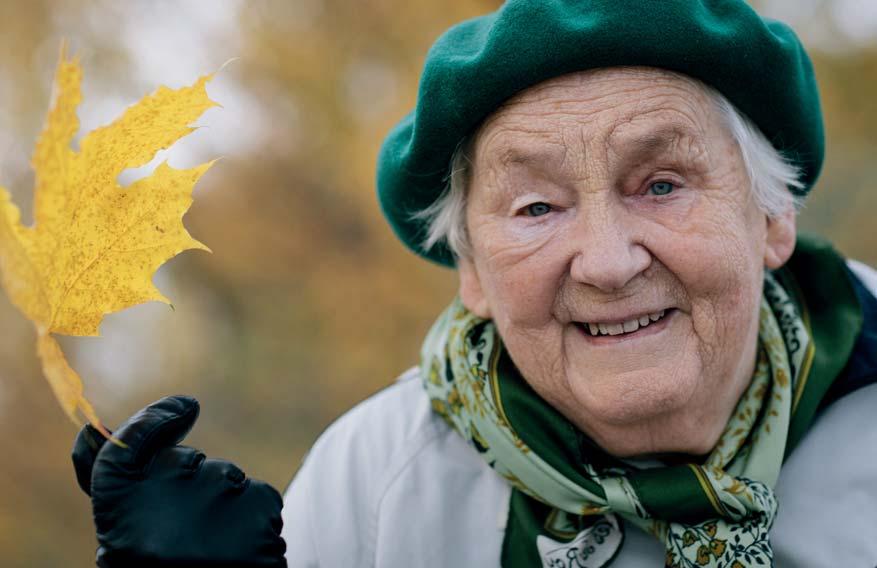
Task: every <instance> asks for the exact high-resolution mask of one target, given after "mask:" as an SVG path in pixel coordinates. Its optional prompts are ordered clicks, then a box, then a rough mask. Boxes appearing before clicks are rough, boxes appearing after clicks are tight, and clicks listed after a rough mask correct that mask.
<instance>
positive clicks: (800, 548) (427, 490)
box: [283, 263, 877, 568]
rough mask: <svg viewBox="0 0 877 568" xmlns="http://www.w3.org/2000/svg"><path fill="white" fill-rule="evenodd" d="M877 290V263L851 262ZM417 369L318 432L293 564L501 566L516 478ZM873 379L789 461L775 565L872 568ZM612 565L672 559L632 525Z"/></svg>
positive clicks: (875, 549) (297, 509) (292, 530)
mask: <svg viewBox="0 0 877 568" xmlns="http://www.w3.org/2000/svg"><path fill="white" fill-rule="evenodd" d="M851 266H852V268H853V269H854V271H855V272H857V273H858V275H859V277H860V278H861V279H862V280H863V282H864V283H865V284H866V285H867V286H868V287H869V288H870V289H871V290H872V292H873V293H874V294H875V295H877V272H875V271H873V270H870V269H868V268H865V267H864V266H863V265H860V264H856V265H853V264H852V263H851ZM418 375H419V372H418V370H417V369H416V368H412V369H410V370H409V371H407V372H406V373H405V374H403V375H402V377H401V378H400V379H399V380H398V381H397V382H396V383H395V384H393V385H392V386H390V387H388V388H386V389H384V390H383V391H381V392H379V393H378V394H376V395H374V396H372V397H371V398H369V399H368V400H366V401H364V402H363V403H361V404H359V405H358V406H356V407H355V408H353V409H352V410H350V411H349V412H347V413H346V414H345V415H344V416H342V417H341V418H340V419H339V420H338V421H336V422H335V423H334V424H333V425H332V426H330V427H329V429H328V430H326V432H325V433H323V435H322V436H321V437H320V439H319V440H318V441H317V443H316V444H315V445H314V447H313V448H312V449H311V451H310V453H309V454H308V455H307V457H306V458H305V461H304V463H303V465H302V467H301V469H300V470H299V472H298V474H297V475H296V477H295V479H294V480H293V482H292V484H291V485H290V487H289V489H288V490H287V492H286V495H285V498H284V508H283V522H284V528H283V537H284V539H285V540H286V543H287V549H288V552H287V559H288V562H289V567H290V568H303V567H317V566H319V567H321V568H335V567H339V568H340V567H343V568H359V567H381V568H383V567H388V568H396V567H399V568H402V567H418V568H433V567H434V568H450V567H453V568H457V567H470V566H471V567H479V568H480V567H489V568H492V567H498V566H499V565H500V552H501V547H502V541H503V535H504V530H505V523H506V518H507V515H508V504H509V496H510V491H511V489H510V487H509V486H508V485H507V484H506V483H505V481H503V480H502V478H500V477H499V476H498V475H497V474H495V473H494V471H493V470H492V469H491V468H490V467H489V466H488V465H487V464H486V463H485V462H484V461H483V460H482V458H481V457H480V456H479V455H478V454H477V453H476V451H475V450H474V449H472V448H471V447H469V446H468V445H467V444H466V442H464V441H463V438H462V437H461V436H460V435H459V434H457V433H456V432H455V431H453V430H451V428H450V427H449V426H448V425H447V424H445V422H444V421H443V420H442V419H441V418H439V417H438V415H436V414H435V413H433V412H432V410H431V409H430V402H429V399H428V397H427V395H426V393H425V391H424V390H423V388H422V386H421V383H420V378H419V376H418ZM875 410H877V384H875V385H871V386H867V387H864V388H861V389H859V390H858V391H855V392H854V393H852V394H850V395H848V396H846V397H843V398H841V399H840V400H838V401H837V402H835V403H833V404H832V405H831V406H829V407H828V409H827V410H826V411H825V412H824V413H823V414H822V415H821V416H819V417H818V418H817V420H816V422H815V423H814V424H813V426H812V427H811V429H810V431H809V432H808V434H807V435H806V437H805V438H804V440H803V441H802V442H801V444H800V445H799V446H798V447H797V448H796V449H795V451H794V452H793V453H792V455H791V456H790V458H789V459H788V461H787V462H786V463H785V464H784V466H783V469H782V472H781V475H780V478H779V481H778V483H777V487H776V493H777V499H778V501H779V511H778V514H777V519H776V522H775V524H774V527H773V529H772V530H771V543H772V545H773V550H774V555H775V558H776V566H778V567H779V568H787V567H795V568H798V567H800V568H809V567H844V568H846V567H849V568H857V567H862V568H874V567H875V566H877V416H875ZM624 532H625V536H624V544H623V545H622V547H621V551H620V553H619V555H618V556H617V558H616V560H615V561H614V562H613V563H612V568H616V567H618V568H626V567H638V566H650V567H659V566H663V559H664V547H663V545H662V544H661V543H659V542H658V541H657V540H656V539H654V538H653V537H651V536H649V535H647V534H645V533H644V532H642V531H641V530H639V529H637V528H636V527H634V526H633V525H630V524H628V523H625V527H624Z"/></svg>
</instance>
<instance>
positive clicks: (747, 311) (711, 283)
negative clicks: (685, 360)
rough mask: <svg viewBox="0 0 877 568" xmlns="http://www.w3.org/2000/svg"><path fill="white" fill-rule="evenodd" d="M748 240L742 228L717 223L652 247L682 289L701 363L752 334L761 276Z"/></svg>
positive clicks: (735, 352) (727, 353) (732, 350)
mask: <svg viewBox="0 0 877 568" xmlns="http://www.w3.org/2000/svg"><path fill="white" fill-rule="evenodd" d="M753 243H754V240H753V239H750V238H749V235H746V234H745V231H744V230H743V228H742V227H730V228H729V227H727V226H725V225H722V226H713V227H710V228H709V230H703V231H699V232H698V234H696V235H690V236H688V237H687V238H685V239H681V240H678V241H676V243H675V244H673V245H672V246H666V247H663V248H661V249H659V250H656V251H655V255H656V257H658V259H659V260H660V261H661V262H662V263H664V264H665V265H666V266H667V268H668V269H669V270H670V271H671V272H672V273H673V274H675V275H676V277H677V278H678V280H679V282H680V283H681V285H682V287H683V288H684V291H685V296H686V297H687V299H688V301H689V302H690V306H689V309H690V313H691V318H692V324H693V326H694V329H693V331H694V333H695V334H696V336H697V338H698V340H699V341H698V344H699V350H700V353H701V358H702V360H703V363H704V364H705V365H708V366H712V365H716V364H719V363H718V360H719V359H722V358H728V357H731V356H735V357H736V356H739V353H740V349H742V347H743V344H744V343H745V342H746V341H748V340H749V339H750V338H751V337H750V336H751V335H752V334H753V319H754V314H757V310H758V305H759V298H760V294H761V282H762V278H763V268H762V259H761V257H760V256H759V255H758V254H759V251H758V248H757V246H755V245H754V244H753ZM723 366H724V365H723Z"/></svg>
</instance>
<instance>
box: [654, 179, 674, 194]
mask: <svg viewBox="0 0 877 568" xmlns="http://www.w3.org/2000/svg"><path fill="white" fill-rule="evenodd" d="M674 189H675V186H674V185H673V184H672V183H670V182H669V181H656V182H655V183H653V184H652V185H650V186H649V190H651V192H652V195H667V194H668V193H670V192H671V191H673V190H674Z"/></svg>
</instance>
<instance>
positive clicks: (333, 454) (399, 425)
mask: <svg viewBox="0 0 877 568" xmlns="http://www.w3.org/2000/svg"><path fill="white" fill-rule="evenodd" d="M448 432H450V428H449V427H448V426H447V425H445V424H444V422H442V421H441V419H440V418H438V417H437V416H436V415H435V414H434V413H433V412H431V409H430V402H429V398H428V397H427V395H426V393H425V392H424V390H423V387H422V386H421V384H420V378H419V371H418V369H417V368H416V367H415V368H411V369H409V370H408V371H406V372H405V373H404V374H403V375H402V376H401V377H399V379H397V380H396V381H395V382H394V384H392V385H391V386H389V387H387V388H385V389H383V390H382V391H380V392H378V393H377V394H375V395H373V396H371V397H369V398H368V399H366V400H365V401H363V402H361V403H359V404H358V405H356V406H355V407H353V408H352V409H351V410H349V411H348V412H346V413H345V414H344V415H342V416H341V417H340V418H339V419H338V420H336V421H335V422H334V423H333V424H332V425H330V426H329V427H328V428H327V429H326V431H325V432H323V434H322V435H321V436H320V437H319V439H318V440H317V442H316V443H315V444H314V445H313V447H312V448H311V450H310V451H309V452H308V454H307V455H306V456H305V459H304V461H303V463H302V466H301V468H300V469H299V471H298V473H297V474H296V476H295V478H294V479H293V481H292V483H291V484H290V486H289V488H288V489H287V491H286V494H285V496H284V507H283V517H284V527H283V537H284V539H285V540H286V542H287V548H288V553H287V557H288V562H289V565H290V567H292V566H342V565H344V566H362V565H368V563H367V562H364V559H366V558H373V557H374V550H373V548H374V543H375V540H376V534H377V530H378V526H377V512H378V510H379V508H380V502H381V499H382V498H383V496H384V495H385V494H386V492H387V490H388V488H389V487H390V486H391V485H392V484H393V482H394V480H395V479H396V478H397V477H398V476H399V475H400V473H401V472H402V471H404V470H405V468H406V467H407V466H408V465H409V464H410V463H411V462H412V460H415V459H416V458H417V456H418V454H420V453H422V452H424V451H426V450H427V449H428V448H429V446H430V445H431V444H432V443H434V442H436V441H437V440H439V439H441V438H442V436H444V435H447V433H448ZM327 554H328V555H330V557H328V558H327V557H326V555H327Z"/></svg>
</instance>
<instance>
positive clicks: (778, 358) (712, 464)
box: [421, 243, 860, 568]
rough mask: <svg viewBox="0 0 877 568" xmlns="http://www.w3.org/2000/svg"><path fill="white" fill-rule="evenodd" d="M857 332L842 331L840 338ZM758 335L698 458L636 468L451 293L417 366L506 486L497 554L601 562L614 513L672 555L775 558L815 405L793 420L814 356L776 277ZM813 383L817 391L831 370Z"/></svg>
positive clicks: (554, 562)
mask: <svg viewBox="0 0 877 568" xmlns="http://www.w3.org/2000/svg"><path fill="white" fill-rule="evenodd" d="M805 245H806V243H805ZM799 246H802V245H800V244H799ZM805 248H806V247H805ZM823 252H824V251H816V253H817V254H816V256H815V257H814V258H816V260H819V258H818V257H819V255H820V254H822V255H823V256H826V255H825V254H823ZM827 257H831V258H830V259H829V260H830V261H831V262H829V263H828V264H826V263H824V262H820V263H819V264H820V265H824V266H828V265H829V264H830V265H831V266H830V269H831V270H830V271H829V272H830V274H831V275H833V276H835V277H837V278H843V276H842V275H841V273H842V270H843V269H842V268H839V267H838V262H837V261H838V258H839V257H837V255H836V253H834V252H833V251H830V254H828V255H827ZM841 262H842V261H841ZM839 285H840V284H839ZM846 288H847V290H846V291H847V292H849V284H848V283H847V285H846ZM847 296H849V293H847ZM844 302H846V300H844ZM844 302H841V308H840V310H839V313H841V315H842V316H843V317H839V318H836V319H838V322H840V323H841V324H843V323H845V322H854V321H855V320H854V317H853V316H850V314H853V315H855V310H856V308H857V306H853V305H848V302H846V303H844ZM844 318H846V319H844ZM859 325H860V322H859ZM852 331H853V330H851V329H850V328H849V326H845V328H844V331H843V333H842V334H841V335H842V336H843V338H844V341H845V343H844V346H845V347H844V348H846V344H847V343H849V344H850V345H851V342H850V341H849V340H848V338H850V337H854V336H855V333H857V330H856V331H855V333H851V332H852ZM758 341H759V346H758V356H757V361H756V365H755V371H754V373H753V377H752V380H751V383H750V385H749V387H748V388H747V390H746V391H745V393H744V394H743V396H742V397H741V398H740V401H739V402H738V404H737V407H736V409H735V411H734V413H733V415H732V417H731V419H730V420H729V422H728V424H727V425H726V427H725V430H724V431H723V433H722V435H721V437H720V439H719V442H718V443H717V445H716V446H715V448H714V449H713V451H712V452H711V453H710V454H709V456H707V458H706V460H705V461H704V462H703V463H688V464H684V465H672V466H663V467H657V468H648V469H640V468H638V467H635V466H633V465H631V464H630V463H628V462H623V461H620V460H618V459H616V458H613V457H612V456H609V455H608V454H606V453H605V452H603V451H602V450H600V449H599V448H598V447H596V445H594V444H593V442H591V441H590V440H589V439H587V438H586V437H585V436H584V435H583V434H582V433H581V432H579V431H578V430H577V429H576V428H574V427H573V426H572V424H571V423H569V422H568V421H567V420H566V419H565V418H564V417H563V416H561V415H560V414H559V413H558V412H557V411H556V410H554V409H553V408H552V407H550V406H549V405H548V404H547V403H546V402H545V401H544V400H542V399H541V398H540V397H538V395H536V394H535V393H534V392H533V391H532V390H531V389H530V388H529V386H528V385H527V384H526V382H525V381H524V380H523V379H522V378H521V377H520V374H519V373H518V371H517V370H516V369H515V367H514V365H513V364H512V362H511V360H510V358H509V357H508V355H507V353H506V352H505V349H504V348H503V346H502V343H501V340H500V337H499V334H498V333H497V331H496V328H495V326H494V324H493V322H492V321H490V320H484V319H481V318H478V317H477V316H475V315H474V314H472V313H471V312H469V311H468V310H467V309H466V308H465V307H464V306H463V305H462V303H461V302H460V301H459V299H456V300H454V302H453V303H452V304H451V306H450V307H449V308H448V309H447V310H446V311H445V312H444V313H443V314H442V315H441V316H440V317H439V319H438V320H437V321H436V323H435V324H434V326H433V327H432V329H431V330H430V332H429V334H428V335H427V338H426V340H425V342H424V345H423V349H422V363H421V366H422V368H421V370H422V376H423V378H424V386H425V388H426V390H427V393H428V394H429V397H430V399H431V401H432V406H433V409H434V411H436V412H437V413H438V414H440V415H441V416H442V417H443V418H444V419H445V420H446V421H447V422H448V423H449V424H450V425H451V426H452V427H453V428H454V429H455V430H456V431H457V432H458V433H459V434H461V435H462V436H463V437H464V438H465V439H466V440H468V441H469V442H470V443H471V444H472V445H473V446H474V447H475V448H476V449H477V450H478V452H479V453H480V454H481V455H482V457H483V458H484V459H485V460H486V461H487V463H488V464H489V465H490V466H491V467H492V468H493V469H494V470H496V471H497V472H498V473H499V474H500V475H502V476H503V477H504V478H505V479H506V480H507V481H508V482H509V483H510V484H511V485H512V487H513V492H512V497H511V503H510V512H509V519H508V526H507V529H506V537H505V541H504V544H503V554H502V558H503V565H504V566H505V567H506V568H513V567H516V566H533V565H538V563H539V562H540V561H541V563H542V565H543V566H550V567H561V566H564V567H565V566H588V567H599V566H606V565H608V564H609V563H611V561H612V559H613V558H614V557H615V555H616V554H617V552H618V550H619V548H620V547H621V544H622V541H623V530H622V526H623V525H622V524H621V523H620V522H619V518H618V517H619V516H620V517H623V518H624V519H627V520H628V521H630V522H631V523H633V524H635V525H637V526H639V527H641V528H642V529H644V530H646V531H647V532H649V533H650V534H652V535H654V536H655V537H657V538H658V539H660V540H661V541H662V542H663V543H664V545H665V548H666V565H667V566H673V567H676V566H681V567H689V566H692V567H693V566H697V567H700V566H711V567H720V566H721V567H732V568H736V567H749V566H770V565H772V564H773V554H772V550H771V547H770V541H769V538H768V532H769V530H770V528H771V525H772V524H773V521H774V518H775V516H776V511H777V501H776V498H775V496H774V493H773V487H774V485H775V484H776V481H777V478H778V476H779V472H780V468H781V466H782V463H783V459H784V457H785V456H786V455H787V454H788V451H789V449H790V447H789V443H788V442H789V440H788V438H789V437H791V436H796V437H797V438H800V435H801V434H800V432H802V431H803V430H804V429H806V428H805V427H802V426H801V425H800V424H792V422H801V421H802V420H803V421H805V422H807V423H809V421H810V420H812V417H813V415H814V413H815V407H816V405H815V404H814V403H813V402H812V400H810V399H813V398H814V397H813V396H809V397H807V398H808V403H807V404H805V405H802V406H806V409H805V410H806V412H804V413H803V414H804V416H800V417H795V420H793V416H794V414H795V410H796V406H798V404H799V402H800V401H801V399H802V393H803V392H804V390H805V383H807V382H808V381H807V380H806V378H807V376H808V374H809V371H810V368H811V366H813V365H814V352H815V348H814V342H813V334H812V332H811V329H810V322H809V321H808V315H807V314H806V313H805V314H803V316H802V314H801V312H800V310H799V306H798V303H797V302H796V301H793V299H792V298H791V297H790V295H789V293H788V292H787V291H786V289H785V288H784V286H783V285H781V284H780V283H779V282H778V281H777V279H775V278H774V277H773V276H771V275H766V277H765V283H764V294H763V298H762V303H761V308H760V312H759V339H758ZM839 355H840V356H841V357H843V360H831V361H828V362H826V361H824V360H820V361H817V366H821V367H824V369H823V370H825V371H826V372H828V373H835V374H836V372H837V371H838V370H839V369H840V368H841V367H842V364H843V362H844V361H845V357H846V356H848V350H847V353H846V354H843V353H841V354H839ZM810 383H812V384H811V385H810V386H811V387H813V388H811V391H814V392H815V391H818V392H816V395H817V396H818V397H821V395H822V394H823V393H824V392H825V389H826V388H827V386H828V384H830V380H829V381H826V380H820V381H810ZM817 402H818V400H817ZM811 407H812V408H811Z"/></svg>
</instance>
